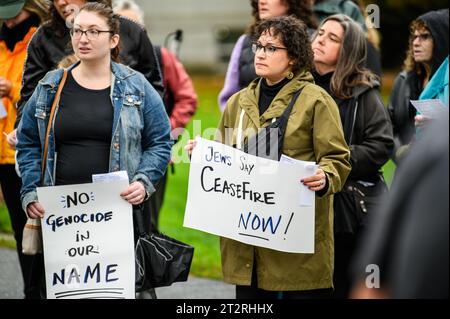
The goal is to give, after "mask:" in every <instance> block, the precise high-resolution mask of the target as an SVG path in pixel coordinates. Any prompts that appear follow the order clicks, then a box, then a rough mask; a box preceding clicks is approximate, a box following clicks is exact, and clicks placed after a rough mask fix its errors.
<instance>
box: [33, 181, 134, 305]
mask: <svg viewBox="0 0 450 319" xmlns="http://www.w3.org/2000/svg"><path fill="white" fill-rule="evenodd" d="M127 186H128V180H122V181H115V182H107V183H95V184H79V185H66V186H55V187H41V188H38V189H37V193H38V198H39V202H40V203H41V204H42V205H43V207H44V209H45V215H44V218H43V219H42V223H41V224H42V235H43V243H44V260H45V277H46V283H47V298H49V299H81V298H92V299H94V298H95V299H99V298H102V299H103V298H104V299H111V298H114V299H119V298H120V299H123V298H127V299H128V298H130V299H133V298H134V297H135V292H134V285H135V263H134V240H133V217H132V208H131V205H130V204H129V203H128V202H127V201H125V200H124V199H122V198H121V197H120V193H121V192H122V191H123V190H124V189H126V188H127Z"/></svg>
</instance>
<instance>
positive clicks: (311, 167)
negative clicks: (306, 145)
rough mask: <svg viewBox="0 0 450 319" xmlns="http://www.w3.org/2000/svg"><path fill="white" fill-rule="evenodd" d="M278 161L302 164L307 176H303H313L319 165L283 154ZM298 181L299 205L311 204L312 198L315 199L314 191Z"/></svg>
mask: <svg viewBox="0 0 450 319" xmlns="http://www.w3.org/2000/svg"><path fill="white" fill-rule="evenodd" d="M280 162H281V163H289V164H293V165H301V166H303V167H304V168H305V170H306V172H307V176H303V177H309V176H313V175H314V174H315V173H316V171H317V168H318V167H319V165H317V164H316V163H315V162H307V161H301V160H297V159H295V158H292V157H289V156H286V155H284V154H283V155H281V158H280ZM298 182H299V185H300V206H312V205H313V203H314V200H315V199H316V193H315V192H314V191H312V190H310V189H309V188H308V187H307V186H305V185H303V184H302V183H300V181H298Z"/></svg>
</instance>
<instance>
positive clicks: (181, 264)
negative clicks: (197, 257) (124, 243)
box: [133, 207, 194, 292]
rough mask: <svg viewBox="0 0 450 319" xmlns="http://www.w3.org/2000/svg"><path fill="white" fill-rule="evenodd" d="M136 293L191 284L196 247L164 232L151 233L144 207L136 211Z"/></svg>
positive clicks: (134, 214)
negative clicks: (190, 277)
mask: <svg viewBox="0 0 450 319" xmlns="http://www.w3.org/2000/svg"><path fill="white" fill-rule="evenodd" d="M133 216H134V220H135V228H136V231H137V241H136V246H135V261H136V282H135V286H136V292H142V291H145V290H148V289H151V288H157V287H164V286H170V285H172V284H173V283H174V282H179V281H187V279H188V275H189V271H190V268H191V263H192V258H193V256H194V247H192V246H190V245H187V244H185V243H182V242H181V241H178V240H176V239H173V238H171V237H169V236H167V235H164V234H161V233H151V234H147V233H146V232H145V227H144V223H143V217H142V207H141V208H140V209H135V210H134V213H133Z"/></svg>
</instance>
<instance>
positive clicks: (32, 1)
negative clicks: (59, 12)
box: [22, 0, 50, 23]
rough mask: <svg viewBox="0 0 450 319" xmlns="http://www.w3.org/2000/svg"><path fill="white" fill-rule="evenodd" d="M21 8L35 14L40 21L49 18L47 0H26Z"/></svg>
mask: <svg viewBox="0 0 450 319" xmlns="http://www.w3.org/2000/svg"><path fill="white" fill-rule="evenodd" d="M22 10H25V11H27V12H29V13H33V14H35V15H37V16H38V17H39V20H40V22H41V23H42V22H44V21H47V20H48V19H49V18H50V14H49V10H50V3H49V1H47V0H28V1H27V2H25V5H24V6H23V8H22Z"/></svg>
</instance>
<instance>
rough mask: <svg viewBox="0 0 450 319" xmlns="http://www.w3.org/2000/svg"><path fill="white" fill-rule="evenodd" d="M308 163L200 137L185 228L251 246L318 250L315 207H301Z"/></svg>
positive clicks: (297, 251) (194, 157) (192, 170)
mask: <svg viewBox="0 0 450 319" xmlns="http://www.w3.org/2000/svg"><path fill="white" fill-rule="evenodd" d="M310 175H311V173H310V171H308V167H307V165H300V164H296V165H293V164H290V163H283V162H276V161H272V160H268V159H264V158H261V157H256V156H253V155H250V154H246V153H244V152H241V151H239V150H237V149H234V148H232V147H229V146H226V145H224V144H221V143H217V142H213V141H208V140H205V139H201V138H198V139H197V145H196V147H195V148H194V151H193V153H192V158H191V166H190V172H189V186H188V198H187V203H186V212H185V217H184V226H185V227H189V228H193V229H198V230H201V231H205V232H207V233H211V234H215V235H218V236H222V237H227V238H231V239H234V240H237V241H240V242H243V243H246V244H250V245H254V246H260V247H265V248H270V249H274V250H279V251H284V252H291V253H314V218H315V215H314V209H315V203H314V202H315V201H314V200H312V201H311V204H310V205H300V203H301V202H302V201H301V199H300V198H299V197H300V196H303V195H304V193H305V192H304V191H303V190H302V187H304V186H303V185H302V184H301V183H300V180H301V178H303V177H306V176H310Z"/></svg>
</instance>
